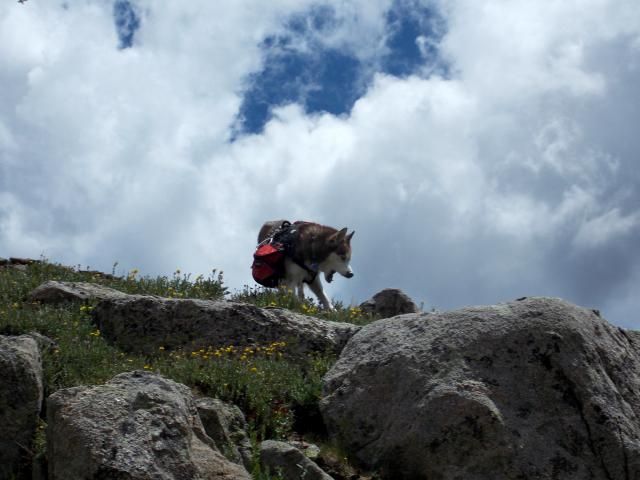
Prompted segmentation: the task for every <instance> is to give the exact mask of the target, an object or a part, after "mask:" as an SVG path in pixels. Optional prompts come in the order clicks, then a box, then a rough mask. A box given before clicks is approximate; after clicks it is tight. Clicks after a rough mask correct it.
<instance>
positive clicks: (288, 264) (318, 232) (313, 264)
mask: <svg viewBox="0 0 640 480" xmlns="http://www.w3.org/2000/svg"><path fill="white" fill-rule="evenodd" d="M283 222H285V221H284V220H274V221H270V222H266V223H265V224H264V225H263V226H262V228H261V229H260V233H259V234H258V244H260V243H262V242H263V241H265V240H267V239H268V238H270V237H272V236H273V235H274V233H276V232H277V231H278V229H279V228H280V226H281V225H282V224H283ZM291 232H292V233H293V234H294V235H293V236H292V238H293V240H292V245H291V246H290V249H289V254H288V255H287V256H286V258H285V276H284V278H283V280H282V282H281V284H284V285H285V286H287V287H288V288H290V289H292V290H296V291H297V294H298V298H299V299H300V301H301V302H302V301H304V284H305V283H306V284H307V285H309V288H310V289H311V291H312V292H313V293H314V294H315V295H316V297H318V300H319V301H320V303H322V305H323V307H324V308H325V309H327V310H334V308H333V305H332V304H331V302H330V301H329V299H328V298H327V296H326V295H325V293H324V290H323V289H322V282H321V280H320V275H319V273H320V272H322V273H323V274H324V278H325V280H326V281H327V282H329V283H330V282H331V281H332V280H333V274H334V273H336V272H337V273H339V274H340V275H342V276H343V277H346V278H351V277H353V270H351V266H350V265H349V262H350V261H351V239H352V238H353V234H354V233H356V232H351V233H350V234H348V235H347V229H346V228H343V229H342V230H336V229H335V228H332V227H327V226H325V225H320V224H317V223H311V222H295V223H294V224H293V225H292V227H291Z"/></svg>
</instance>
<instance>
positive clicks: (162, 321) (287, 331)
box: [93, 295, 359, 356]
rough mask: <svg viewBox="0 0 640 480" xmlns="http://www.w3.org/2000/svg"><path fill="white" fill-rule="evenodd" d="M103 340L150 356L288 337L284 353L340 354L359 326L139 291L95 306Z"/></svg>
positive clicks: (282, 311) (225, 303)
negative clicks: (164, 352) (175, 350)
mask: <svg viewBox="0 0 640 480" xmlns="http://www.w3.org/2000/svg"><path fill="white" fill-rule="evenodd" d="M93 315H94V320H95V322H96V324H97V326H98V328H99V329H100V331H101V332H102V335H103V336H104V338H106V339H107V340H109V341H111V342H113V343H115V344H116V345H118V346H119V347H120V348H122V349H123V350H126V351H135V352H141V353H145V354H151V353H155V352H157V351H158V348H159V347H165V348H166V349H168V350H172V349H178V348H185V349H192V350H197V349H200V348H207V347H210V346H211V347H220V346H228V345H237V346H242V345H244V346H246V345H256V344H259V345H264V344H267V343H271V342H274V341H286V342H287V348H286V353H287V354H289V355H294V356H307V355H308V354H309V353H311V352H332V353H335V354H337V353H339V352H340V351H341V350H342V348H343V347H344V345H345V344H346V342H347V340H349V338H351V336H352V335H353V334H354V333H355V332H356V331H358V329H359V327H357V326H355V325H351V324H347V323H338V322H329V321H326V320H320V319H318V318H314V317H308V316H306V315H300V314H296V313H293V312H290V311H288V310H284V309H263V308H259V307H256V306H254V305H249V304H244V303H237V302H228V301H224V300H222V301H213V300H195V299H170V298H159V297H150V296H142V295H130V296H127V297H125V298H113V299H109V300H104V301H102V302H100V303H98V305H96V307H95V308H94V309H93Z"/></svg>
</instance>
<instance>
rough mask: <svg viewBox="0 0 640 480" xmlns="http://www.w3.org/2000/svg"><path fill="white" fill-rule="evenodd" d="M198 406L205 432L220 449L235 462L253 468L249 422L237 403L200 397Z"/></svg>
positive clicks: (197, 402) (197, 401)
mask: <svg viewBox="0 0 640 480" xmlns="http://www.w3.org/2000/svg"><path fill="white" fill-rule="evenodd" d="M196 407H197V408H198V413H199V414H200V419H201V420H202V425H203V426H204V430H205V432H207V435H209V436H210V437H211V438H212V439H213V441H214V442H215V444H216V447H217V448H218V450H219V451H220V452H221V453H222V454H223V455H224V456H225V457H226V458H227V460H230V461H231V462H233V463H237V464H238V465H244V467H245V468H246V469H247V470H250V469H251V460H252V456H253V455H252V448H251V440H250V439H249V436H248V435H247V422H246V420H245V418H244V415H243V414H242V411H241V410H240V409H239V408H238V407H237V406H235V405H232V404H229V403H226V402H223V401H222V400H218V399H216V398H199V399H198V400H196Z"/></svg>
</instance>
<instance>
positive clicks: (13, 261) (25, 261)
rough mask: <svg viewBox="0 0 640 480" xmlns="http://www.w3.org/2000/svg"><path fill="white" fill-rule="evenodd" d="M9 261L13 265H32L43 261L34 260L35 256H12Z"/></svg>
mask: <svg viewBox="0 0 640 480" xmlns="http://www.w3.org/2000/svg"><path fill="white" fill-rule="evenodd" d="M9 263H10V264H11V265H31V264H34V263H42V262H41V261H40V260H34V259H33V258H18V257H11V258H9Z"/></svg>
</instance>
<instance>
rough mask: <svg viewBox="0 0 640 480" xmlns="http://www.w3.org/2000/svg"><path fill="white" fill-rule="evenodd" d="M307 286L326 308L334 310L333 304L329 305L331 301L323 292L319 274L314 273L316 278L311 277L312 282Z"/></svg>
mask: <svg viewBox="0 0 640 480" xmlns="http://www.w3.org/2000/svg"><path fill="white" fill-rule="evenodd" d="M309 288H310V289H311V291H312V292H313V293H314V294H315V296H316V297H318V300H320V303H322V306H323V307H324V308H325V309H326V310H335V309H334V308H333V305H331V301H330V300H329V299H328V298H327V295H326V294H325V293H324V290H323V289H322V281H321V280H320V275H316V278H314V279H313V282H311V283H310V284H309Z"/></svg>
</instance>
